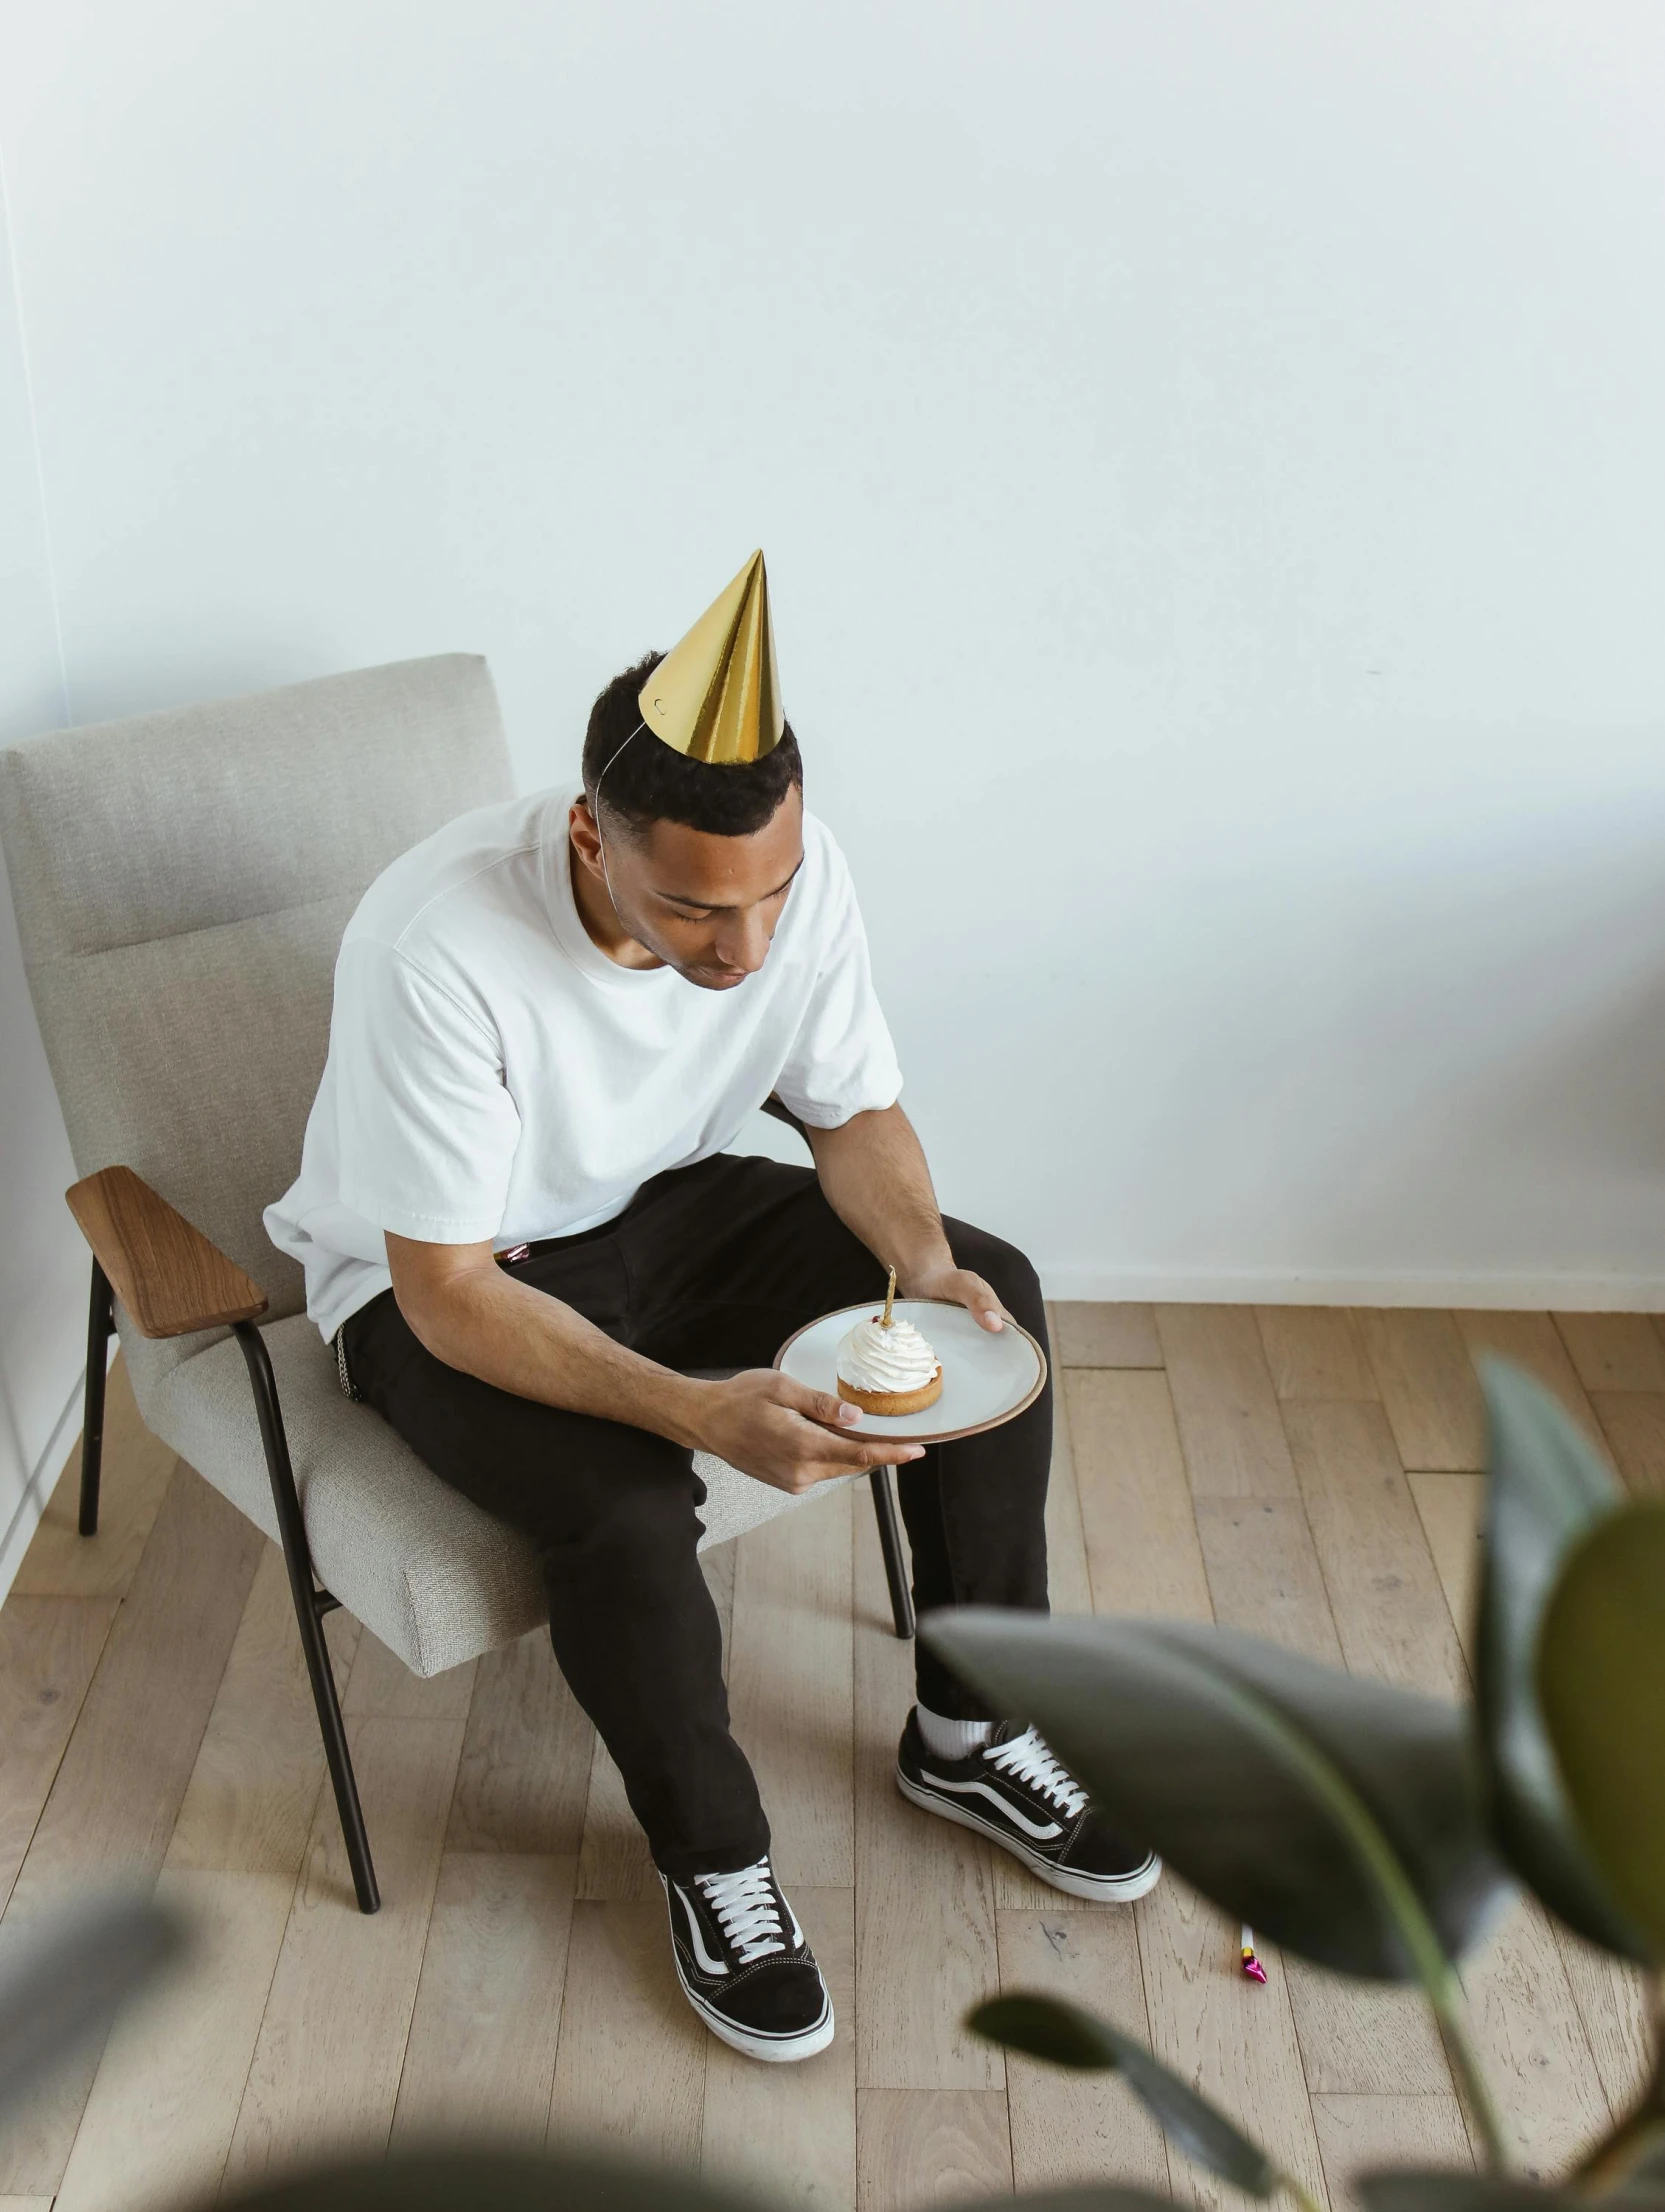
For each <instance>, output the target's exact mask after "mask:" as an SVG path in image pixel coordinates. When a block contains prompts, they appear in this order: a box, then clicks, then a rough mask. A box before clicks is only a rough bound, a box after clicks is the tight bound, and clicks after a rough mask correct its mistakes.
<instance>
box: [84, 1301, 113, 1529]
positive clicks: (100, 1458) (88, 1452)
mask: <svg viewBox="0 0 1665 2212" xmlns="http://www.w3.org/2000/svg"><path fill="white" fill-rule="evenodd" d="M115 1325H116V1301H115V1297H114V1294H113V1293H112V1291H111V1289H110V1278H109V1276H108V1275H106V1274H105V1272H104V1270H103V1268H101V1267H100V1266H99V1264H98V1262H97V1261H96V1260H94V1261H93V1263H92V1296H91V1298H90V1299H89V1301H88V1304H87V1386H86V1396H85V1397H84V1399H83V1400H82V1407H81V1513H80V1517H79V1519H78V1520H77V1522H76V1524H75V1525H76V1527H77V1528H78V1529H79V1530H80V1531H81V1534H82V1535H83V1536H96V1535H97V1534H98V1477H99V1472H100V1469H101V1468H102V1466H103V1462H104V1372H105V1369H106V1367H107V1366H108V1364H109V1358H110V1331H111V1330H112V1329H113V1328H114V1327H115Z"/></svg>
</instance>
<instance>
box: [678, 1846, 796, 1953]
mask: <svg viewBox="0 0 1665 2212" xmlns="http://www.w3.org/2000/svg"><path fill="white" fill-rule="evenodd" d="M694 1886H695V1887H696V1888H697V1889H698V1891H699V1893H700V1895H701V1896H702V1897H703V1898H704V1899H705V1900H706V1902H707V1904H709V1905H710V1907H711V1909H712V1911H713V1912H714V1913H715V1914H716V1915H717V1924H718V1926H719V1927H720V1928H721V1929H722V1931H723V1934H724V1935H725V1936H726V1937H727V1938H728V1940H729V1942H730V1943H731V1944H732V1945H733V1946H734V1949H735V1951H736V1952H737V1954H738V1956H739V1960H740V1964H741V1965H742V1966H750V1965H751V1963H752V1962H753V1960H754V1959H766V1958H768V1957H769V1956H770V1954H771V1953H772V1952H775V1951H784V1950H785V1949H786V1936H785V1931H784V1930H783V1929H782V1927H781V1918H780V1907H779V1906H778V1905H777V1904H776V1903H775V1891H774V1884H773V1882H772V1881H771V1880H770V1878H769V1862H768V1860H767V1859H759V1860H758V1862H757V1864H756V1866H744V1867H742V1868H741V1869H740V1871H739V1873H738V1874H701V1875H697V1876H696V1877H695V1884H694Z"/></svg>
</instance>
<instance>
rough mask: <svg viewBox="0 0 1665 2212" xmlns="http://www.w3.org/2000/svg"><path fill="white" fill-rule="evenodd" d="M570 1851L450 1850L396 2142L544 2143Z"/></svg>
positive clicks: (408, 2052)
mask: <svg viewBox="0 0 1665 2212" xmlns="http://www.w3.org/2000/svg"><path fill="white" fill-rule="evenodd" d="M577 1872H578V1862H577V1859H576V1856H574V1855H570V1854H569V1855H568V1856H566V1857H564V1858H562V1857H533V1856H522V1855H521V1854H519V1853H516V1852H508V1851H447V1852H446V1854H445V1856H444V1857H443V1859H442V1860H441V1861H440V1868H439V1882H438V1886H437V1888H436V1889H435V1891H434V1907H433V1916H432V1918H431V1920H430V1921H429V1923H428V1940H427V1945H426V1947H425V1949H424V1951H423V1954H422V1974H421V1979H420V1981H419V1982H418V1984H417V1990H416V2005H415V2009H414V2011H413V2012H412V2015H411V2024H410V2037H409V2040H408V2042H407V2044H406V2048H405V2063H404V2071H403V2074H402V2076H401V2078H400V2082H399V2098H398V2103H397V2105H396V2106H395V2108H394V2114H393V2141H394V2143H395V2144H401V2143H408V2142H411V2141H413V2140H417V2139H420V2138H422V2137H423V2136H425V2135H436V2134H450V2135H453V2136H461V2135H469V2134H474V2135H481V2134H501V2135H507V2136H513V2137H516V2138H518V2139H519V2140H521V2141H522V2142H524V2143H527V2144H529V2145H532V2146H541V2144H542V2142H543V2136H544V2130H545V2127H546V2126H547V2124H548V2119H549V2100H550V2095H551V2092H552V2090H553V2088H554V2083H555V2047H556V2039H557V2036H558V2034H559V2031H560V2022H561V1993H562V1988H563V1984H564V1982H565V1979H566V1967H567V1937H568V1931H569V1929H570V1926H571V1922H572V1893H573V1884H574V1881H575V1879H576V1876H577Z"/></svg>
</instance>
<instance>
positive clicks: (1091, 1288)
mask: <svg viewBox="0 0 1665 2212" xmlns="http://www.w3.org/2000/svg"><path fill="white" fill-rule="evenodd" d="M1039 1273H1040V1278H1041V1284H1042V1287H1043V1288H1044V1290H1045V1292H1046V1295H1047V1296H1048V1297H1049V1298H1058V1299H1066V1298H1080V1299H1088V1300H1091V1299H1106V1300H1111V1301H1115V1302H1117V1303H1127V1304H1136V1305H1187V1306H1189V1305H1216V1306H1242V1305H1261V1306H1457V1307H1471V1308H1479V1309H1488V1310H1491V1311H1502V1312H1509V1313H1544V1312H1561V1313H1665V1277H1660V1276H1657V1275H1455V1274H1453V1275H1334V1274H1326V1273H1323V1272H1321V1271H1317V1270H1315V1271H1314V1272H1312V1273H1310V1274H1303V1273H1293V1272H1290V1273H1269V1274H1264V1275H1262V1274H1248V1273H1227V1272H1222V1273H1220V1274H1195V1275H1191V1274H1184V1273H1181V1272H1179V1271H1177V1270H1176V1271H1175V1272H1173V1273H1169V1272H1167V1271H1166V1270H1164V1269H1160V1268H1135V1267H1128V1268H1121V1267H1080V1266H1061V1267H1048V1266H1046V1265H1045V1264H1044V1263H1042V1264H1041V1265H1040V1267H1039Z"/></svg>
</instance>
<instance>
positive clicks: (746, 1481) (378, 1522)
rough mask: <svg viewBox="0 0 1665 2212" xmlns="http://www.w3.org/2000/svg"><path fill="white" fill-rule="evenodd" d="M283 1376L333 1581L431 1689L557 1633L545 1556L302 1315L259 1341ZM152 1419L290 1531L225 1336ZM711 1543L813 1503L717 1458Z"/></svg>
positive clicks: (246, 1505)
mask: <svg viewBox="0 0 1665 2212" xmlns="http://www.w3.org/2000/svg"><path fill="white" fill-rule="evenodd" d="M261 1334H262V1335H263V1337H264V1338H265V1342H266V1349H267V1351H268V1352H269V1353H270V1355H271V1361H272V1371H273V1373H274V1374H275V1376H276V1377H277V1386H278V1397H279V1400H280V1401H281V1403H282V1406H283V1420H284V1426H285V1428H286V1430H287V1431H288V1435H289V1452H290V1457H291V1458H292V1460H293V1462H294V1467H295V1487H296V1488H297V1490H298V1491H299V1492H300V1496H301V1508H302V1511H303V1513H304V1514H305V1517H306V1533H307V1538H308V1541H309V1542H310V1544H311V1546H312V1558H313V1564H314V1565H315V1566H316V1568H317V1571H318V1576H319V1579H320V1581H322V1582H323V1583H324V1584H325V1585H326V1587H327V1588H329V1589H330V1590H332V1591H333V1592H334V1593H335V1595H336V1596H337V1597H338V1598H339V1599H340V1600H341V1602H342V1604H343V1605H344V1606H346V1608H347V1610H348V1611H349V1612H350V1613H354V1614H356V1615H357V1617H358V1618H359V1619H360V1620H361V1621H363V1623H364V1624H365V1626H366V1627H367V1628H369V1629H370V1630H372V1631H373V1633H374V1634H376V1635H377V1636H379V1637H380V1638H381V1640H382V1642H383V1643H384V1644H386V1645H387V1646H388V1647H389V1649H390V1650H392V1651H395V1652H397V1653H398V1655H399V1657H400V1658H401V1659H403V1660H404V1662H405V1664H406V1665H407V1666H408V1667H410V1668H411V1669H412V1670H413V1671H414V1672H415V1673H417V1674H421V1675H430V1674H439V1673H442V1672H443V1671H444V1669H445V1668H447V1667H454V1666H457V1665H460V1664H461V1662H462V1661H463V1660H465V1659H472V1658H474V1657H475V1655H476V1654H477V1653H479V1652H482V1651H490V1650H491V1649H492V1648H493V1647H494V1646H496V1645H498V1644H505V1643H509V1642H511V1641H512V1640H513V1639H514V1638H515V1637H517V1636H523V1635H525V1633H526V1631H527V1630H528V1629H531V1628H536V1627H538V1626H539V1625H540V1624H541V1623H542V1622H543V1620H544V1618H545V1605H544V1593H543V1583H542V1580H541V1578H540V1576H539V1574H538V1569H537V1563H536V1561H535V1559H534V1558H533V1555H532V1549H531V1546H530V1545H529V1544H528V1543H527V1542H526V1541H525V1539H524V1538H522V1537H519V1536H517V1535H515V1534H514V1533H513V1531H512V1530H509V1529H507V1528H505V1527H503V1526H502V1524H501V1523H500V1522H497V1521H494V1520H493V1519H492V1518H491V1516H490V1515H489V1514H487V1513H483V1512H482V1511H481V1510H480V1508H479V1507H478V1506H477V1505H472V1504H471V1503H470V1502H469V1500H468V1499H467V1498H464V1497H462V1496H460V1495H459V1494H458V1493H457V1492H456V1491H455V1490H451V1489H449V1488H447V1486H446V1485H445V1484H444V1483H443V1482H441V1481H440V1479H439V1477H438V1476H437V1475H436V1474H434V1473H432V1472H431V1471H430V1469H428V1468H427V1467H425V1466H424V1465H423V1464H422V1462H421V1461H420V1460H419V1459H418V1458H417V1457H416V1455H415V1453H414V1452H412V1451H411V1450H410V1449H409V1448H408V1447H407V1446H406V1445H405V1444H404V1442H403V1441H402V1440H401V1439H400V1438H399V1437H398V1436H396V1435H395V1434H394V1432H393V1430H392V1429H390V1428H389V1427H388V1425H387V1423H386V1422H385V1421H384V1420H383V1419H382V1418H381V1416H380V1414H378V1413H375V1412H373V1411H372V1409H371V1408H370V1407H369V1406H363V1405H353V1404H351V1403H350V1402H349V1401H348V1400H347V1399H346V1398H344V1397H343V1396H342V1394H341V1387H340V1384H339V1382H338V1381H337V1379H336V1372H335V1360H334V1356H333V1355H332V1353H331V1352H330V1351H329V1349H328V1347H327V1346H326V1345H325V1343H324V1342H323V1339H322V1338H321V1337H320V1336H319V1334H318V1331H317V1329H316V1328H314V1326H313V1325H312V1323H311V1322H310V1321H309V1320H308V1319H307V1318H306V1316H305V1315H304V1314H294V1315H292V1316H290V1317H289V1318H288V1319H287V1320H283V1321H274V1322H271V1323H269V1324H268V1325H267V1326H266V1327H265V1328H264V1329H263V1330H262V1332H261ZM143 1410H144V1416H145V1419H146V1421H147V1422H148V1423H149V1425H150V1427H151V1428H152V1429H153V1430H155V1432H156V1434H157V1435H158V1436H160V1437H161V1438H162V1439H163V1441H164V1442H165V1443H168V1444H170V1445H172V1447H173V1449H174V1450H175V1451H176V1452H178V1453H179V1454H180V1456H181V1458H183V1459H186V1460H188V1461H189V1462H190V1464H191V1465H192V1466H193V1467H196V1468H198V1469H200V1470H201V1471H202V1472H203V1473H204V1474H206V1475H208V1476H209V1478H210V1479H211V1480H212V1481H213V1483H214V1485H215V1487H216V1488H217V1489H220V1490H223V1491H224V1492H225V1494H226V1496H227V1497H228V1498H230V1499H231V1501H232V1503H233V1504H234V1505H236V1506H238V1507H240V1508H241V1510H242V1511H243V1512H245V1513H246V1514H247V1515H248V1516H249V1518H250V1520H252V1521H256V1522H258V1523H259V1525H260V1527H262V1528H263V1529H264V1530H265V1531H266V1533H267V1535H269V1536H271V1537H273V1538H275V1537H276V1535H277V1517H276V1515H275V1514H274V1513H273V1510H272V1493H271V1488H270V1485H269V1484H268V1482H267V1478H266V1461H265V1458H264V1456H263V1454H262V1451H261V1447H260V1430H259V1427H258V1425H257V1423H256V1420H255V1412H254V1394H253V1392H252V1391H251V1390H250V1388H249V1378H248V1371H247V1369H246V1368H245V1366H244V1364H243V1355H242V1352H241V1350H240V1349H239V1347H238V1345H237V1343H236V1340H235V1339H234V1338H232V1337H222V1338H221V1339H220V1340H219V1341H218V1342H217V1343H215V1344H211V1345H210V1346H209V1347H208V1348H207V1350H205V1351H200V1352H197V1353H195V1354H193V1356H192V1357H191V1358H189V1359H187V1360H185V1361H183V1362H182V1363H181V1364H180V1365H179V1366H177V1367H175V1368H172V1369H171V1370H169V1371H168V1372H167V1373H166V1374H165V1375H162V1376H160V1377H157V1378H155V1379H154V1380H153V1381H152V1383H151V1387H150V1388H149V1390H147V1391H146V1392H145V1393H144V1406H143ZM694 1467H695V1471H696V1472H697V1473H698V1475H699V1477H700V1479H701V1481H702V1482H704V1484H705V1486H706V1503H705V1509H704V1511H703V1513H702V1514H701V1516H700V1517H701V1519H702V1520H703V1521H704V1523H705V1530H706V1533H705V1537H704V1541H703V1542H702V1544H701V1547H700V1548H701V1550H704V1548H705V1546H706V1545H708V1544H721V1543H726V1542H727V1541H728V1540H729V1538H730V1537H734V1536H739V1535H741V1534H742V1533H743V1532H744V1531H745V1530H746V1529H749V1528H755V1527H757V1526H758V1525H759V1523H761V1522H763V1521H767V1520H771V1519H772V1518H773V1517H774V1516H775V1515H776V1514H777V1513H784V1512H790V1511H791V1510H792V1508H793V1507H794V1506H795V1505H797V1504H798V1503H799V1502H800V1501H799V1500H798V1499H796V1498H791V1497H788V1496H787V1495H786V1494H785V1492H783V1491H780V1490H774V1489H771V1488H770V1487H769V1485H768V1484H767V1483H762V1482H755V1481H753V1479H752V1478H751V1476H749V1475H743V1474H741V1473H740V1472H739V1471H738V1470H737V1469H736V1468H733V1467H730V1466H728V1465H727V1464H726V1463H725V1462H724V1461H722V1460H720V1459H713V1458H712V1457H711V1456H710V1455H709V1454H708V1453H705V1452H700V1453H697V1454H696V1455H695V1459H694Z"/></svg>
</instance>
